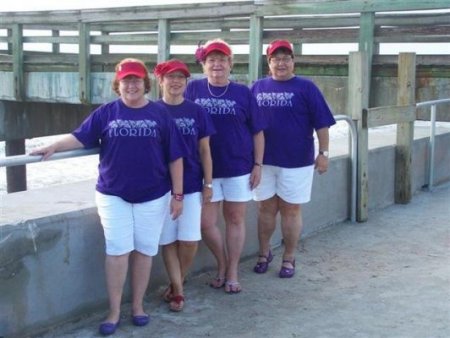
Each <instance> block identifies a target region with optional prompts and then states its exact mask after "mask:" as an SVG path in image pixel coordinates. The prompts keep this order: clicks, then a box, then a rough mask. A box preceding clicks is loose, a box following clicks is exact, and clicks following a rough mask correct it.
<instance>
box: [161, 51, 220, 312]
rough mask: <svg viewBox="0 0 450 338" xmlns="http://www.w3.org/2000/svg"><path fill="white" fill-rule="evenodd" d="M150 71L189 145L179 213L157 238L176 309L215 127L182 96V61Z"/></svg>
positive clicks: (205, 194) (206, 193)
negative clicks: (181, 208)
mask: <svg viewBox="0 0 450 338" xmlns="http://www.w3.org/2000/svg"><path fill="white" fill-rule="evenodd" d="M154 74H155V76H156V77H157V78H158V80H159V85H160V86H161V92H162V98H161V100H159V101H158V103H160V104H161V105H163V106H164V108H165V109H167V111H168V112H169V114H170V116H171V117H172V118H173V120H174V121H175V123H176V125H177V127H178V129H179V131H180V132H181V134H182V135H183V138H184V140H185V142H186V145H187V146H188V149H189V155H188V156H186V157H184V159H183V168H184V171H183V192H184V201H183V204H184V206H183V213H182V214H181V215H180V217H178V218H177V219H172V218H169V217H168V218H167V220H166V222H165V224H164V226H163V230H162V233H161V239H160V241H159V243H160V244H161V245H162V254H163V259H164V263H165V266H166V271H167V274H168V276H169V280H170V284H169V286H168V287H167V288H166V290H165V291H164V294H163V297H164V299H165V300H166V301H167V302H169V309H170V310H171V311H175V312H179V311H181V310H183V306H184V295H183V282H184V280H185V277H186V274H187V272H188V270H189V268H190V267H191V265H192V262H193V260H194V256H195V254H196V252H197V247H198V241H199V240H200V239H201V232H200V216H201V209H202V202H203V203H208V202H209V201H210V200H211V197H212V189H211V182H212V160H211V152H210V148H209V137H210V135H212V134H214V133H215V129H214V126H213V123H212V121H211V118H210V116H209V115H208V114H207V113H206V112H205V110H204V109H203V108H202V107H201V106H199V105H198V104H195V103H194V102H192V101H189V100H186V99H185V98H184V97H183V94H184V91H185V89H186V84H187V79H188V78H189V76H190V75H191V74H190V73H189V69H188V67H187V66H186V64H185V63H184V62H181V61H179V60H175V59H174V60H169V61H166V62H162V63H159V64H158V65H157V66H156V67H155V69H154Z"/></svg>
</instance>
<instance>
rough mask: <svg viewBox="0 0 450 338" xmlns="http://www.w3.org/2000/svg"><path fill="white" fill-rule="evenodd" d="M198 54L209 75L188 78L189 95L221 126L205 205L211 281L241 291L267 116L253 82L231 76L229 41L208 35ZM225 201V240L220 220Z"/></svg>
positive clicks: (204, 228)
mask: <svg viewBox="0 0 450 338" xmlns="http://www.w3.org/2000/svg"><path fill="white" fill-rule="evenodd" d="M196 58H197V60H198V61H199V62H201V64H202V66H203V72H204V73H205V75H206V78H205V79H199V80H193V81H190V82H189V83H188V86H187V89H186V93H185V97H186V98H188V99H190V100H192V101H194V102H196V103H198V104H200V105H201V106H203V107H204V108H205V110H206V111H207V112H208V114H209V115H210V116H211V118H212V120H213V122H214V126H215V128H216V130H217V133H216V134H214V135H212V136H211V155H212V160H213V181H212V187H213V197H212V199H211V203H207V204H205V205H204V206H203V210H202V237H203V239H204V241H205V243H206V245H207V246H208V248H209V249H210V250H211V252H212V253H213V254H214V256H215V258H216V261H217V275H216V277H215V278H214V279H213V280H212V281H211V283H210V285H211V286H212V287H214V288H221V287H223V286H224V287H225V292H227V293H238V292H240V291H241V285H240V283H239V278H238V270H239V261H240V257H241V253H242V250H243V247H244V242H245V231H246V230H245V214H246V207H247V202H248V201H249V200H251V199H252V192H251V191H252V189H254V188H255V187H256V186H257V185H258V184H259V181H260V179H261V166H262V156H263V152H264V135H263V129H264V128H265V127H266V121H265V119H264V116H263V115H262V114H259V111H258V107H257V105H256V101H255V98H254V97H253V96H252V94H251V92H250V90H249V88H248V87H247V86H246V85H243V84H238V83H236V82H233V81H230V79H229V77H230V72H231V68H232V66H233V54H232V52H231V48H230V46H229V45H228V44H227V43H226V42H225V41H223V40H220V39H216V40H211V41H208V42H207V43H206V44H205V45H204V46H201V47H199V48H198V50H197V52H196ZM221 202H222V211H223V217H224V220H225V243H224V241H223V239H222V234H221V231H220V229H219V228H218V226H217V220H218V215H219V210H220V204H221Z"/></svg>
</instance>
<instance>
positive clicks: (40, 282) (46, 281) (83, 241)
mask: <svg viewBox="0 0 450 338" xmlns="http://www.w3.org/2000/svg"><path fill="white" fill-rule="evenodd" d="M383 138H384V137H383ZM427 142H428V141H427V139H424V138H420V139H417V140H415V142H414V153H413V184H412V186H413V190H414V191H417V190H419V189H421V187H422V186H423V184H424V183H426V177H425V176H424V175H425V170H426V153H427V151H428V147H427ZM344 143H346V142H344ZM449 145H450V133H449V132H447V133H445V134H441V135H438V136H437V137H436V174H435V175H436V176H435V180H436V182H444V181H449V180H450V152H449V151H448V149H449ZM334 147H335V151H334V153H335V154H338V153H339V151H337V148H336V147H337V146H336V145H334ZM342 147H344V148H345V147H346V144H343V145H342ZM331 149H333V146H332V148H331ZM394 157H395V148H394V147H393V146H392V145H391V146H381V147H376V148H374V149H372V150H371V152H370V156H369V167H370V170H369V194H370V199H369V209H370V210H372V211H373V210H375V209H379V208H383V207H386V206H388V205H391V204H393V203H394V177H393V174H394V167H393V166H394V163H395V161H394ZM350 168H351V166H350V160H349V158H348V156H347V155H338V156H335V157H333V158H332V159H331V162H330V169H329V172H328V173H327V174H326V175H321V176H319V175H316V177H315V181H314V185H313V192H312V201H311V202H310V203H308V204H306V205H304V207H303V212H304V225H305V227H304V231H303V236H304V237H305V236H310V235H311V234H313V233H314V232H317V231H320V230H321V229H323V228H325V227H327V226H331V225H336V224H337V223H339V222H342V221H344V220H346V219H348V218H349V210H350V204H349V201H350V195H349V191H350V186H349V182H350ZM94 184H95V182H93V181H85V182H80V183H76V184H69V185H63V186H57V187H50V188H47V189H38V190H31V191H27V192H19V193H14V194H9V195H5V196H2V215H1V217H2V218H1V222H0V313H1V316H0V337H15V336H17V337H18V336H23V335H24V334H25V333H27V332H33V333H37V332H39V330H40V329H42V328H45V327H48V326H50V325H52V324H56V323H60V322H63V321H65V320H68V319H69V318H70V319H71V320H74V319H76V318H77V317H79V316H81V315H82V314H84V315H86V314H87V313H89V312H91V311H94V310H98V309H106V307H107V297H106V292H105V280H104V270H103V266H104V264H103V260H104V240H103V234H102V229H101V226H100V224H99V219H98V216H97V213H96V208H95V204H94ZM369 217H370V214H369ZM221 226H222V228H223V223H222V224H221ZM279 244H280V235H279V230H278V232H277V233H276V236H275V237H274V239H273V245H274V246H277V245H279ZM257 249H258V244H257V237H256V204H255V203H253V202H251V203H249V209H248V216H247V240H246V245H245V249H244V254H243V257H249V256H254V255H255V254H256V252H257ZM213 266H214V261H213V258H212V255H211V254H210V253H209V252H208V250H207V249H206V247H205V246H204V245H203V244H202V245H201V246H200V250H199V253H198V255H197V257H196V260H195V264H194V267H193V269H192V273H193V274H197V273H199V272H203V271H207V270H210V269H211V268H212V267H213ZM165 281H166V275H165V271H164V266H163V264H162V260H161V257H160V256H159V255H158V256H157V257H156V259H155V261H154V266H153V271H152V279H151V286H150V290H149V291H150V294H149V297H155V294H154V293H152V291H154V290H155V288H156V287H157V286H159V285H161V284H162V283H165ZM127 294H129V293H128V292H127Z"/></svg>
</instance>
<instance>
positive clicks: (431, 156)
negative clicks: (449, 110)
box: [416, 98, 450, 191]
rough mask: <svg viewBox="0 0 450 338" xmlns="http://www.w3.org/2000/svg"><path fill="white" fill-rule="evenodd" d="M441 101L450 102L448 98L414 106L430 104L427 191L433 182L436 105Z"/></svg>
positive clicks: (430, 188) (431, 188) (430, 189)
mask: <svg viewBox="0 0 450 338" xmlns="http://www.w3.org/2000/svg"><path fill="white" fill-rule="evenodd" d="M441 103H450V98H449V99H440V100H431V101H423V102H418V103H417V104H416V108H419V107H427V106H431V114H430V123H431V128H430V139H429V140H428V158H427V173H426V175H427V178H428V179H427V181H428V184H427V185H425V186H426V188H427V190H428V191H432V190H433V182H434V153H435V138H436V106H437V105H438V104H441Z"/></svg>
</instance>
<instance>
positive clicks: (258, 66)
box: [248, 16, 264, 83]
mask: <svg viewBox="0 0 450 338" xmlns="http://www.w3.org/2000/svg"><path fill="white" fill-rule="evenodd" d="M263 20H264V19H263V18H262V17H259V16H252V17H251V19H250V51H249V56H248V64H249V66H248V80H249V81H250V83H252V82H253V81H256V80H257V79H258V78H260V77H261V75H262V64H263V61H262V58H263V57H262V55H263V53H262V42H263V34H262V31H263Z"/></svg>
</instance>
